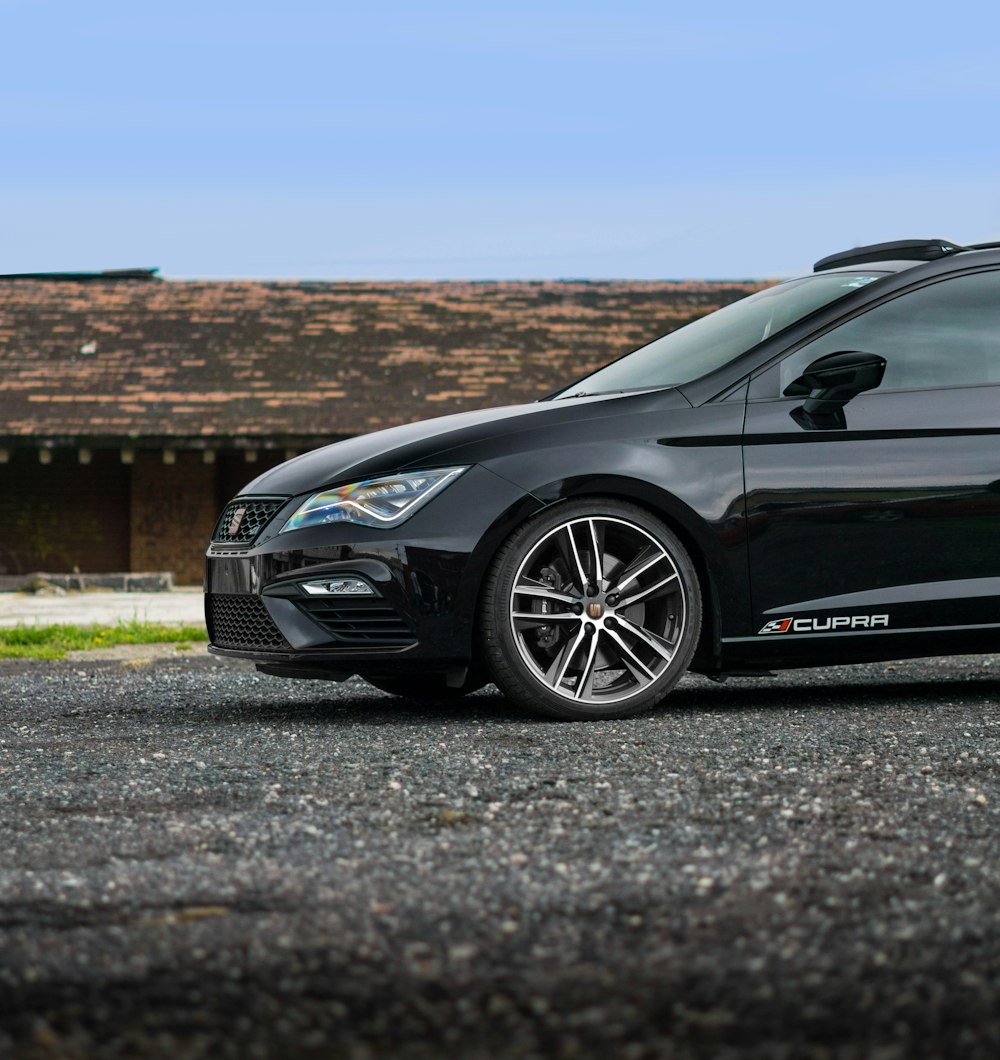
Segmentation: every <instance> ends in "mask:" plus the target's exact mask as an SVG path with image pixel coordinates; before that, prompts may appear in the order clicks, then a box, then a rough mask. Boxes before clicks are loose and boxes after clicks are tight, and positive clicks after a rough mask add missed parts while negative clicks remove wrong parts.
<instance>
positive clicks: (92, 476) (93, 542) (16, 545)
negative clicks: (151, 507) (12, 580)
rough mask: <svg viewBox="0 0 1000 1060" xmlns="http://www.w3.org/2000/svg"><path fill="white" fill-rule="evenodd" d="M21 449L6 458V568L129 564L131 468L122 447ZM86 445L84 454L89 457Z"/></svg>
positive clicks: (98, 568) (2, 488)
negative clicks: (44, 459)
mask: <svg viewBox="0 0 1000 1060" xmlns="http://www.w3.org/2000/svg"><path fill="white" fill-rule="evenodd" d="M46 455H47V456H50V458H51V463H47V464H45V463H42V462H41V461H40V459H39V451H38V450H37V449H35V448H33V447H27V446H25V447H20V448H17V449H14V450H12V451H10V452H9V453H8V454H7V462H6V463H0V574H26V573H28V572H30V571H58V572H71V571H73V570H78V571H80V572H82V573H85V574H89V573H97V572H105V571H125V570H128V569H129V527H128V518H127V513H128V510H129V494H130V474H129V470H130V469H129V468H128V467H127V466H125V465H123V464H122V462H121V459H120V456H119V453H118V451H117V450H111V449H108V450H100V449H99V450H96V451H94V452H92V453H90V454H89V457H90V462H89V463H81V461H80V451H79V450H77V449H56V450H52V451H51V453H47V454H46ZM87 455H88V454H87V452H86V451H84V458H85V459H86V457H87Z"/></svg>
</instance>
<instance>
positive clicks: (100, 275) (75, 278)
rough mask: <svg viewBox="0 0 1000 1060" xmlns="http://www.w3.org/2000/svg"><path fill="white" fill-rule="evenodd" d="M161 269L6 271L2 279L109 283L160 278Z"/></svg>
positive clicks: (0, 275)
mask: <svg viewBox="0 0 1000 1060" xmlns="http://www.w3.org/2000/svg"><path fill="white" fill-rule="evenodd" d="M159 271H160V270H159V269H104V270H103V271H102V272H6V273H0V280H47V281H49V282H53V281H54V282H56V283H109V282H114V281H115V280H144V281H149V280H158V279H159V278H160V277H159V276H157V273H158V272H159Z"/></svg>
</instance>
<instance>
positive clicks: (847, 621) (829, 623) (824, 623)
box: [757, 615, 889, 637]
mask: <svg viewBox="0 0 1000 1060" xmlns="http://www.w3.org/2000/svg"><path fill="white" fill-rule="evenodd" d="M888 625H889V616H888V615H834V616H832V617H830V618H775V619H772V620H771V621H770V622H768V623H767V625H765V626H764V628H763V629H761V630H759V631H758V633H757V636H758V637H760V636H767V635H768V634H770V633H840V632H844V631H847V630H852V629H880V628H881V629H885V628H886V627H887V626H888Z"/></svg>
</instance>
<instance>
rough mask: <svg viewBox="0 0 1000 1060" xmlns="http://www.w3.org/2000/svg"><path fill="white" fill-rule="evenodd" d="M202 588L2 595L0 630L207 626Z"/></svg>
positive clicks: (0, 602)
mask: <svg viewBox="0 0 1000 1060" xmlns="http://www.w3.org/2000/svg"><path fill="white" fill-rule="evenodd" d="M202 599H203V597H202V592H201V589H199V588H184V589H174V590H173V591H172V592H168V593H115V592H92V593H75V592H68V593H66V595H65V596H49V595H47V594H41V593H36V594H29V593H0V626H17V625H25V626H49V625H55V624H57V623H73V624H77V625H90V624H92V623H101V624H105V623H106V624H107V625H112V626H113V625H115V624H116V623H118V622H122V621H125V622H127V621H130V620H132V619H137V620H138V621H140V622H167V623H170V624H172V625H173V624H176V625H198V626H202V625H204V623H205V612H204V606H203V603H202Z"/></svg>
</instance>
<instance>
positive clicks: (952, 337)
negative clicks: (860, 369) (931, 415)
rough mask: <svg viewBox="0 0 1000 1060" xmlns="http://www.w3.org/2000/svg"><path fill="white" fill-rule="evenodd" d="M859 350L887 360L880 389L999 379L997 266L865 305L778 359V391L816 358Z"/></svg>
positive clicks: (976, 383) (998, 381) (997, 381)
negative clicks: (865, 309)
mask: <svg viewBox="0 0 1000 1060" xmlns="http://www.w3.org/2000/svg"><path fill="white" fill-rule="evenodd" d="M844 350H860V351H862V352H864V353H877V354H881V355H882V356H883V357H885V359H886V369H885V377H884V378H883V380H882V385H881V386H880V387H879V391H886V390H920V389H925V388H927V387H945V386H979V385H983V384H990V383H995V384H1000V272H996V271H994V272H979V273H973V274H971V275H967V276H956V277H953V278H951V279H948V280H940V281H938V282H937V283H934V284H930V285H928V286H927V287H921V288H919V289H918V290H916V291H910V292H909V293H908V294H904V295H900V296H899V297H898V298H894V299H893V300H892V301H891V302H885V303H883V304H882V305H880V306H876V307H875V308H874V309H869V310H868V312H867V313H863V314H862V315H861V316H859V317H855V318H854V319H853V320H850V321H848V322H847V323H846V324H841V325H840V326H839V327H836V328H833V330H831V331H828V332H827V333H826V334H825V335H823V336H821V337H820V338H818V339H816V340H815V341H813V342H810V343H809V344H808V345H807V346H803V347H802V348H801V349H800V350H797V351H796V352H795V353H793V354H792V355H791V356H790V357H787V358H786V359H785V360H784V362H783V363H782V365H781V391H782V393H784V390H785V387H787V386H788V384H789V383H791V382H792V381H793V380H794V379H796V378H797V377H798V376H799V375H801V374H802V372H803V371H804V370H805V368H806V366H807V365H809V364H811V363H812V362H813V361H814V360H816V358H818V357H822V356H823V355H824V354H827V353H839V352H841V351H844Z"/></svg>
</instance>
